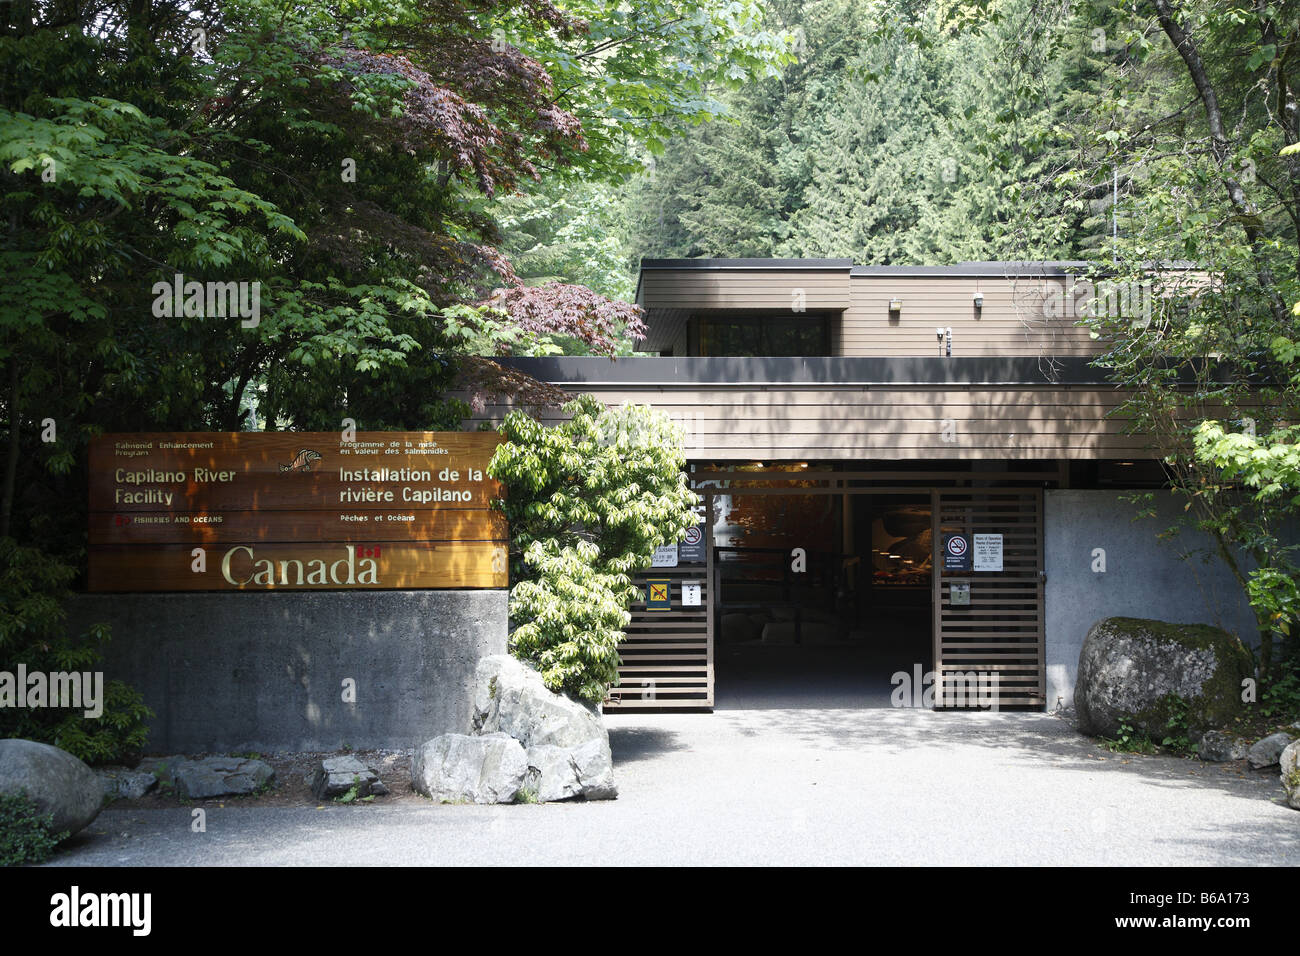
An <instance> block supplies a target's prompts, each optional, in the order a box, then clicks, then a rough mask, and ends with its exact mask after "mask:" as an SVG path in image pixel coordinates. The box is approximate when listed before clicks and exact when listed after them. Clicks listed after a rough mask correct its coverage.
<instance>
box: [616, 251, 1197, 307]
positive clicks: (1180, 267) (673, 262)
mask: <svg viewBox="0 0 1300 956" xmlns="http://www.w3.org/2000/svg"><path fill="white" fill-rule="evenodd" d="M1105 266H1106V264H1105V263H1104V262H1091V261H1088V260H1086V259H1058V260H1043V261H1031V260H1020V261H1017V260H1002V261H991V260H989V261H976V262H955V263H953V264H951V265H946V266H919V265H892V266H859V265H854V264H853V260H852V259H642V260H641V268H640V270H639V271H638V273H637V279H636V292H635V293H634V295H633V299H634V300H638V299H640V298H641V279H642V274H643V273H646V272H654V271H674V272H690V271H726V272H768V271H787V272H801V271H832V272H845V273H847V274H848V275H849V276H850V277H853V278H858V277H863V276H893V277H901V278H906V277H909V276H913V277H918V278H919V277H924V276H933V277H939V278H950V279H961V278H1011V277H1015V276H1068V275H1075V274H1077V273H1081V272H1086V271H1087V270H1089V269H1100V270H1102V271H1104V270H1105ZM1145 268H1149V269H1152V270H1159V271H1164V272H1181V271H1186V270H1190V269H1197V268H1203V267H1202V266H1200V265H1199V264H1198V263H1195V262H1189V261H1186V260H1168V261H1165V262H1152V263H1148V264H1147V265H1146V266H1145Z"/></svg>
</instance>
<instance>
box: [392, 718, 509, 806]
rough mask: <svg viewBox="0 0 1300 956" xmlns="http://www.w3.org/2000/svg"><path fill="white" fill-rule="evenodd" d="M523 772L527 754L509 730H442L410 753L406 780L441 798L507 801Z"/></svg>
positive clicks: (469, 801)
mask: <svg viewBox="0 0 1300 956" xmlns="http://www.w3.org/2000/svg"><path fill="white" fill-rule="evenodd" d="M527 778H528V759H527V756H526V755H525V753H524V748H523V747H522V746H520V744H519V741H517V740H515V739H514V738H513V737H511V736H510V735H509V734H503V733H491V734H483V735H479V736H466V735H465V734H443V735H442V736H441V737H434V738H433V739H432V740H430V741H427V742H426V743H425V744H424V746H422V747H420V748H419V749H418V750H417V751H416V753H415V760H414V761H413V762H412V765H411V786H412V787H413V788H414V789H415V791H416V792H417V793H422V794H424V795H425V796H426V797H431V798H432V799H434V800H438V801H441V802H443V803H513V802H514V800H515V798H516V797H517V796H518V795H519V791H520V790H521V789H522V788H523V786H524V783H525V782H526V780H527Z"/></svg>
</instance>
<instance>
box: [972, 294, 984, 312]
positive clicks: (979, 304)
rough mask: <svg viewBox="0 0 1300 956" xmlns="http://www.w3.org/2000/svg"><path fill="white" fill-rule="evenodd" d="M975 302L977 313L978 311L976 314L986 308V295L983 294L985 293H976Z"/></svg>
mask: <svg viewBox="0 0 1300 956" xmlns="http://www.w3.org/2000/svg"><path fill="white" fill-rule="evenodd" d="M974 302H975V311H976V312H978V311H979V310H980V309H982V308H984V293H983V292H976V293H975V296H974Z"/></svg>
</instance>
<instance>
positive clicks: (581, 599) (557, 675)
mask: <svg viewBox="0 0 1300 956" xmlns="http://www.w3.org/2000/svg"><path fill="white" fill-rule="evenodd" d="M564 412H565V414H567V415H568V416H569V418H568V419H567V420H566V421H563V422H561V423H560V424H558V425H555V426H554V427H550V428H548V427H546V426H544V425H542V424H541V423H540V422H539V421H537V420H536V419H534V418H531V417H530V416H528V415H526V414H524V413H523V412H511V413H510V414H509V415H508V416H507V417H506V420H505V423H504V424H503V425H502V427H501V434H502V435H504V436H505V438H506V441H505V442H503V443H502V444H501V446H500V447H499V448H498V449H497V450H496V453H495V455H494V456H493V458H492V462H491V464H490V465H489V466H488V473H489V474H490V475H492V477H494V478H497V479H499V480H500V481H501V482H502V484H503V485H504V486H505V491H506V496H505V499H504V500H503V501H500V502H498V503H497V507H498V508H499V509H500V510H502V511H503V512H504V513H505V516H506V519H507V520H508V521H509V523H510V538H511V557H512V561H511V579H512V580H513V581H514V582H515V583H514V586H513V588H512V589H511V592H510V623H511V628H512V630H511V637H510V649H511V652H512V653H513V654H515V656H516V657H519V658H520V659H522V660H526V661H529V662H530V663H532V664H534V665H536V666H537V668H538V670H539V671H540V672H541V675H542V678H543V679H544V680H545V682H546V685H547V686H548V687H550V688H551V689H552V690H555V691H563V692H565V693H568V694H570V695H572V696H574V697H576V698H579V699H581V700H586V701H590V702H592V703H599V702H600V701H602V700H604V698H605V695H606V694H607V693H608V690H609V688H610V686H611V685H613V684H615V683H616V682H617V680H618V664H619V657H618V645H619V644H620V643H621V642H622V640H623V637H624V631H623V629H624V628H625V627H626V626H627V623H628V621H629V620H630V616H629V614H628V611H627V607H628V603H629V602H630V601H632V600H633V599H634V598H635V597H636V595H637V588H636V587H635V586H634V585H633V584H632V576H633V575H635V574H637V573H639V572H640V571H642V570H644V569H646V568H648V567H650V562H651V560H652V558H653V556H654V551H655V548H656V547H658V546H660V545H664V544H668V543H671V542H675V541H679V540H681V538H682V536H683V535H684V534H685V532H686V529H687V528H690V527H692V526H694V525H695V523H696V521H697V520H698V519H697V518H696V516H695V514H694V513H693V512H692V510H691V509H692V508H693V507H694V506H695V505H696V504H698V502H699V499H698V497H697V496H696V495H695V493H694V492H692V491H691V490H690V488H689V487H688V486H687V482H686V475H685V467H686V459H685V454H684V452H683V451H682V435H681V431H680V429H679V428H678V427H677V426H676V425H675V424H674V423H673V422H672V420H671V419H670V418H669V417H668V416H667V415H665V414H664V413H663V412H658V411H654V410H652V409H650V408H648V407H646V406H638V405H624V406H622V407H621V408H616V409H606V408H605V406H604V405H602V404H601V403H600V401H599V400H597V399H596V398H594V397H593V396H591V395H582V396H579V397H578V398H577V399H576V400H574V401H572V402H569V403H568V404H567V405H565V406H564Z"/></svg>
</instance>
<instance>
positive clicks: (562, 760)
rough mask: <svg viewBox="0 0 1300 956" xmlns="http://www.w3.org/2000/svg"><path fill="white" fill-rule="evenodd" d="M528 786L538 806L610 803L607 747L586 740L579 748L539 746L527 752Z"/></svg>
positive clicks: (612, 794)
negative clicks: (570, 802) (577, 801)
mask: <svg viewBox="0 0 1300 956" xmlns="http://www.w3.org/2000/svg"><path fill="white" fill-rule="evenodd" d="M528 772H529V786H530V788H531V789H533V790H534V791H535V792H536V794H537V799H538V801H540V802H541V803H550V802H552V801H555V800H572V799H575V798H577V797H581V798H582V799H584V800H612V799H614V798H615V797H617V796H618V788H617V787H615V786H614V767H613V763H612V760H611V758H610V752H609V745H608V744H604V745H602V742H601V741H599V740H589V741H587V742H586V743H585V744H583V745H582V746H580V747H556V746H554V745H552V744H539V745H538V746H536V747H529V748H528Z"/></svg>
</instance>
